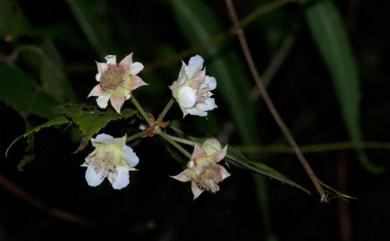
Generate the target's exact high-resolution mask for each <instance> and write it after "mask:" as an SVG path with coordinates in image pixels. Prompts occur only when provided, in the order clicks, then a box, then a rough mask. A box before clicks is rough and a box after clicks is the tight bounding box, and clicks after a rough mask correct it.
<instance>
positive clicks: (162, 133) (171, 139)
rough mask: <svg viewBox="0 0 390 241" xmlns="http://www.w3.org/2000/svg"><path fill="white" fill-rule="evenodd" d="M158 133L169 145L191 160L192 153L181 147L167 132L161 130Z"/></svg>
mask: <svg viewBox="0 0 390 241" xmlns="http://www.w3.org/2000/svg"><path fill="white" fill-rule="evenodd" d="M156 133H157V134H158V135H159V136H161V138H163V139H164V140H166V141H167V142H168V143H169V144H171V145H172V146H174V147H175V148H176V149H177V150H179V151H180V152H181V153H183V154H184V155H185V156H186V157H187V158H188V159H191V153H189V152H188V151H187V150H186V149H184V148H183V147H182V146H181V145H179V144H178V143H177V142H176V141H175V140H173V138H172V137H171V136H168V135H167V134H166V133H165V132H163V131H161V130H160V129H158V130H156Z"/></svg>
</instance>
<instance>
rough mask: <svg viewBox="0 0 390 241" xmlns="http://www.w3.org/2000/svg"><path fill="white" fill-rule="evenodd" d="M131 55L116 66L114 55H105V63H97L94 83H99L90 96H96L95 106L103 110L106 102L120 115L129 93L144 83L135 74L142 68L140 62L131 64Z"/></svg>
mask: <svg viewBox="0 0 390 241" xmlns="http://www.w3.org/2000/svg"><path fill="white" fill-rule="evenodd" d="M132 55H133V53H131V54H129V55H127V56H126V57H125V58H124V59H122V61H121V62H120V63H119V64H117V63H116V56H115V55H107V56H106V57H105V59H106V63H99V62H97V63H96V64H97V68H98V73H97V74H96V81H98V82H99V84H98V85H96V86H95V87H94V88H93V89H92V91H91V92H90V93H89V95H88V97H90V96H97V97H98V98H97V99H96V102H97V105H98V106H99V107H100V108H102V109H105V108H107V105H108V101H110V102H111V105H112V107H114V109H115V110H116V112H118V113H120V112H121V108H122V106H123V103H124V102H125V101H126V100H128V99H130V97H131V92H132V91H133V90H135V89H137V88H138V87H140V86H143V85H146V83H145V82H144V81H143V80H142V79H141V78H140V77H139V76H137V74H138V73H139V72H141V71H142V69H143V68H144V66H143V65H142V63H140V62H133V59H132Z"/></svg>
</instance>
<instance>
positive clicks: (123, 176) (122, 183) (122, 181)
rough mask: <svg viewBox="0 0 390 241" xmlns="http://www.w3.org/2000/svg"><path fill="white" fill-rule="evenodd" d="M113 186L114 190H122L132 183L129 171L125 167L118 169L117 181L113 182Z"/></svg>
mask: <svg viewBox="0 0 390 241" xmlns="http://www.w3.org/2000/svg"><path fill="white" fill-rule="evenodd" d="M112 181H113V182H111V185H112V187H113V188H114V189H117V190H120V189H122V188H124V187H126V186H127V185H129V183H130V176H129V171H128V170H127V169H126V168H123V167H117V168H116V177H115V180H112Z"/></svg>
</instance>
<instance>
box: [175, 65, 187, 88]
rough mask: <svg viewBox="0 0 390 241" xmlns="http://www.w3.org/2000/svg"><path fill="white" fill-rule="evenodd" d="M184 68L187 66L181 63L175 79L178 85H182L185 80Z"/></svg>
mask: <svg viewBox="0 0 390 241" xmlns="http://www.w3.org/2000/svg"><path fill="white" fill-rule="evenodd" d="M186 68H187V65H186V64H185V63H184V62H182V65H181V69H180V72H179V76H178V77H177V82H178V84H180V85H181V84H183V83H184V82H185V81H186V80H187V76H186Z"/></svg>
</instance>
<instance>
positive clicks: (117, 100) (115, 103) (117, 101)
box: [110, 96, 126, 114]
mask: <svg viewBox="0 0 390 241" xmlns="http://www.w3.org/2000/svg"><path fill="white" fill-rule="evenodd" d="M125 101H126V98H125V97H124V96H111V98H110V102H111V105H112V107H114V109H115V111H116V112H117V113H118V114H120V113H121V108H122V106H123V103H125Z"/></svg>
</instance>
